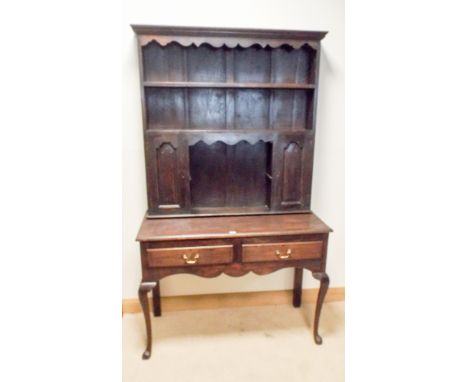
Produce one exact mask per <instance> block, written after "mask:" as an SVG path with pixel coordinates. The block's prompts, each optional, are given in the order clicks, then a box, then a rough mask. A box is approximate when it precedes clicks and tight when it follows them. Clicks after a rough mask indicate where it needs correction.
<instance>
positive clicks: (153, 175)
mask: <svg viewBox="0 0 468 382" xmlns="http://www.w3.org/2000/svg"><path fill="white" fill-rule="evenodd" d="M147 142H148V143H147V162H148V163H147V168H148V171H147V182H148V189H149V196H148V204H149V213H150V214H151V213H158V214H164V213H174V212H182V211H184V210H185V209H186V208H188V207H189V206H188V204H189V203H188V202H187V200H189V196H188V187H187V172H188V154H187V152H186V151H187V145H186V143H185V142H184V141H183V139H181V138H180V137H177V136H174V135H159V136H155V137H151V138H150V139H148V140H147Z"/></svg>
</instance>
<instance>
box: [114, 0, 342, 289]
mask: <svg viewBox="0 0 468 382" xmlns="http://www.w3.org/2000/svg"><path fill="white" fill-rule="evenodd" d="M129 24H155V25H180V26H206V27H209V26H213V27H239V28H272V29H306V30H327V31H329V34H328V35H327V36H326V37H325V39H324V40H323V41H322V43H323V45H322V46H323V49H322V56H321V64H320V65H321V66H320V76H321V77H320V90H319V98H318V115H317V135H316V144H315V148H316V152H315V163H314V178H313V186H312V210H313V211H314V212H315V213H316V214H317V215H318V216H320V217H321V218H322V219H323V220H324V221H325V222H326V223H327V224H328V225H330V226H331V227H332V228H333V229H334V233H332V234H331V236H330V241H329V252H328V274H329V275H330V279H331V286H344V0H309V1H306V0H303V1H301V0H288V1H274V0H260V1H255V0H247V1H246V0H236V1H232V2H231V1H220V0H218V1H216V0H197V1H180V0H171V1H167V0H125V1H124V18H123V25H122V43H123V49H122V50H123V58H122V60H123V100H122V108H123V153H122V154H123V158H122V160H123V297H124V298H135V297H136V296H137V288H138V284H139V282H140V279H141V270H140V257H139V246H138V244H137V243H136V242H135V237H136V234H137V232H138V228H139V225H140V223H141V220H142V218H143V215H144V213H145V211H146V207H147V205H146V191H145V187H146V186H145V184H146V183H145V182H146V181H145V172H144V157H143V133H142V117H141V103H140V91H139V83H138V81H139V77H138V58H137V46H136V41H135V37H134V34H133V31H132V30H131V28H130V26H129ZM292 282H293V271H292V270H291V269H286V270H281V271H278V272H275V273H273V274H270V275H267V276H256V275H252V274H248V275H246V276H244V277H241V278H231V277H227V276H224V275H222V276H220V277H218V278H216V279H203V278H199V277H196V276H190V275H176V276H172V277H169V278H166V279H164V280H163V281H162V283H161V292H162V294H163V295H185V294H204V293H223V292H239V291H259V290H276V289H291V287H292ZM317 286H318V283H317V281H315V280H314V279H312V277H311V276H310V274H309V272H306V273H305V277H304V287H305V288H313V287H317Z"/></svg>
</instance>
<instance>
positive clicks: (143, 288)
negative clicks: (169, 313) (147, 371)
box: [138, 282, 156, 359]
mask: <svg viewBox="0 0 468 382" xmlns="http://www.w3.org/2000/svg"><path fill="white" fill-rule="evenodd" d="M154 287H156V282H142V283H141V284H140V288H139V289H138V298H139V300H140V304H141V309H142V310H143V315H144V317H145V326H146V350H145V351H144V353H143V356H142V358H143V359H148V358H149V357H151V342H152V333H151V317H150V311H149V303H148V292H149V291H150V290H152V289H153V288H154Z"/></svg>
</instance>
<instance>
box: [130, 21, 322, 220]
mask: <svg viewBox="0 0 468 382" xmlns="http://www.w3.org/2000/svg"><path fill="white" fill-rule="evenodd" d="M133 28H134V30H135V31H136V33H137V34H138V38H139V41H140V46H139V57H140V72H141V73H140V78H141V89H142V90H141V93H142V97H143V98H142V102H143V115H144V128H145V131H148V132H149V131H151V132H153V131H159V132H161V135H159V136H158V138H157V139H158V142H157V143H158V145H155V143H154V140H153V139H154V137H153V136H152V135H151V134H145V141H146V144H145V146H146V147H147V152H146V166H147V168H148V170H147V189H148V203H149V206H148V216H149V217H152V218H157V217H161V216H168V215H170V216H188V215H202V216H207V215H238V214H245V213H257V214H258V213H264V214H270V213H285V212H286V213H288V212H300V211H307V210H308V209H309V208H310V184H311V179H312V153H313V146H314V139H313V134H310V132H313V131H314V123H315V106H316V92H315V90H314V89H315V87H316V84H317V83H318V71H317V68H316V67H317V65H318V57H319V55H318V53H319V51H320V40H321V39H322V38H323V37H324V36H325V33H324V32H305V31H296V32H288V33H285V34H284V35H281V32H277V31H267V30H242V29H219V28H214V29H206V28H179V27H150V26H133ZM249 33H252V35H249ZM255 36H257V37H255ZM236 38H237V39H238V40H237V43H236V44H235V43H233V41H234V39H236ZM205 40H206V41H205ZM220 130H223V131H224V132H225V134H220V133H219V131H220ZM238 130H242V131H244V132H245V133H243V134H236V131H238ZM165 131H167V132H168V135H164V132H165ZM169 131H170V133H169ZM191 131H196V132H198V133H197V134H198V135H197V136H195V135H192V134H190V132H191ZM201 131H203V133H201ZM249 131H252V134H249ZM260 131H263V132H264V133H259V132H260ZM276 131H277V133H273V134H272V133H271V132H276ZM267 132H269V133H267ZM286 132H294V133H295V135H294V137H291V136H290V135H287V133H286ZM174 135H175V137H174ZM246 135H247V137H246ZM195 137H196V138H195ZM244 141H245V142H244ZM184 142H185V143H184ZM176 144H177V145H176ZM203 145H206V147H204V146H203ZM267 146H268V147H267ZM266 166H267V167H268V170H267V171H265V167H266Z"/></svg>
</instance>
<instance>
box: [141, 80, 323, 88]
mask: <svg viewBox="0 0 468 382" xmlns="http://www.w3.org/2000/svg"><path fill="white" fill-rule="evenodd" d="M143 86H144V87H147V88H228V89H229V88H231V89H236V88H240V89H315V85H314V84H305V83H280V82H192V81H144V82H143Z"/></svg>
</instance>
